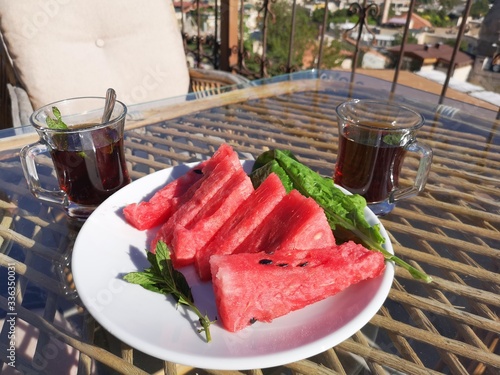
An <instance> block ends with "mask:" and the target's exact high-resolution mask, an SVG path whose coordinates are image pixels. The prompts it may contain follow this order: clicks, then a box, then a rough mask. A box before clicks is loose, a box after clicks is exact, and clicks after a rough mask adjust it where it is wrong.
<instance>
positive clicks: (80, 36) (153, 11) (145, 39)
mask: <svg viewBox="0 0 500 375" xmlns="http://www.w3.org/2000/svg"><path fill="white" fill-rule="evenodd" d="M0 37H1V43H0V49H1V51H0V94H1V98H0V109H1V116H0V117H1V118H0V121H1V124H2V125H1V126H0V127H6V124H7V125H8V126H7V127H10V126H14V127H15V126H20V125H26V124H28V123H29V116H30V115H31V113H32V111H33V109H36V108H38V107H40V106H43V105H45V104H48V103H51V102H54V101H57V100H60V99H65V98H70V97H76V96H104V95H105V93H106V89H107V88H109V87H113V88H114V89H115V90H116V92H117V95H118V99H119V100H121V101H123V102H125V104H127V105H131V104H135V103H141V102H149V101H154V100H159V99H163V98H169V97H174V96H179V95H185V94H186V93H188V92H189V91H200V92H201V91H203V92H204V93H203V94H200V95H201V96H203V95H207V93H206V91H205V90H211V91H209V94H213V93H217V92H218V89H219V88H220V87H222V86H228V85H235V84H242V83H246V82H248V80H246V79H245V78H243V77H241V76H238V75H236V74H231V73H229V72H221V71H213V70H201V69H192V68H189V67H188V64H187V60H186V56H185V50H184V45H183V41H182V36H181V33H180V30H179V21H178V20H177V17H176V14H175V11H174V7H173V4H172V1H171V0H148V1H147V2H143V1H139V0H107V1H99V0H86V1H70V2H67V1H57V0H54V1H43V0H23V1H12V0H0Z"/></svg>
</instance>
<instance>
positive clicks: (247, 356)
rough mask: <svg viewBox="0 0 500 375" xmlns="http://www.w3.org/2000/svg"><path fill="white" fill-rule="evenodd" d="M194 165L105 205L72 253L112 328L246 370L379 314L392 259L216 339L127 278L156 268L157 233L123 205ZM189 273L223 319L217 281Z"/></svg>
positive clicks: (99, 316)
mask: <svg viewBox="0 0 500 375" xmlns="http://www.w3.org/2000/svg"><path fill="white" fill-rule="evenodd" d="M193 165H195V164H187V165H181V166H178V167H174V168H169V169H165V170H162V171H158V172H156V173H153V174H151V175H148V176H145V177H143V178H141V179H139V180H137V181H134V182H133V183H131V184H129V185H128V186H125V187H124V188H122V189H121V190H119V191H118V192H116V193H115V194H114V195H112V196H111V197H110V198H108V199H107V200H106V201H105V202H104V203H103V204H101V205H100V206H99V207H98V208H97V209H96V210H95V211H94V213H93V214H92V215H91V216H90V217H89V218H88V219H87V221H86V222H85V224H84V225H83V227H82V229H81V230H80V233H79V235H78V238H77V239H76V243H75V246H74V250H73V256H72V269H73V276H74V280H75V284H76V288H77V291H78V294H79V296H80V298H81V300H82V302H83V303H84V304H85V306H86V307H87V309H88V311H89V312H90V314H92V315H93V317H94V318H95V319H96V320H97V321H98V322H99V323H100V324H101V325H102V326H103V327H104V328H105V329H107V330H108V331H109V332H110V333H111V334H113V335H115V336H116V337H117V338H119V339H120V340H122V341H123V342H125V343H127V344H128V345H130V346H132V347H134V348H136V349H138V350H140V351H142V352H144V353H147V354H149V355H152V356H154V357H157V358H160V359H162V360H166V361H171V362H175V363H179V364H184V365H188V366H193V367H200V368H208V369H221V370H244V369H252V368H266V367H272V366H278V365H281V364H285V363H290V362H294V361H297V360H300V359H304V358H307V357H310V356H312V355H315V354H318V353H320V352H323V351H325V350H326V349H328V348H331V347H332V346H335V345H336V344H338V343H340V342H342V341H344V340H345V339H347V338H349V337H350V336H351V335H353V334H354V333H355V332H357V331H358V330H359V329H361V328H362V327H363V326H364V325H365V324H366V323H367V322H368V321H369V320H370V319H371V318H372V317H373V316H374V315H375V313H376V312H377V311H378V310H379V308H380V307H381V306H382V304H383V302H384V301H385V299H386V297H387V295H388V293H389V290H390V288H391V284H392V281H393V277H394V268H393V265H392V263H390V262H387V267H386V270H385V272H384V274H383V275H381V276H379V277H377V278H376V279H373V280H369V281H366V282H362V283H359V284H357V285H354V286H351V287H350V288H348V289H347V290H345V291H344V292H342V293H339V294H337V295H336V296H333V297H330V298H327V299H325V300H323V301H321V302H318V303H315V304H313V305H310V306H308V307H306V308H304V309H302V310H299V311H295V312H293V313H290V314H288V315H286V316H283V317H280V318H278V319H275V320H274V321H273V322H272V323H260V322H257V323H255V324H253V325H252V326H251V327H248V328H246V329H244V330H242V331H240V332H238V333H230V332H228V331H226V330H224V329H223V328H222V326H221V325H220V324H218V323H215V324H213V325H212V326H211V333H212V342H210V343H207V342H206V341H205V337H204V335H203V334H199V333H198V332H197V330H196V329H197V327H198V324H197V323H198V322H197V319H196V315H194V314H193V313H191V312H190V311H187V310H185V309H184V308H183V307H176V306H175V303H174V302H173V299H172V298H171V297H170V296H163V295H160V294H157V293H154V292H150V291H147V290H145V289H143V288H142V287H140V286H138V285H134V284H130V283H128V282H126V281H124V280H122V277H123V276H124V275H125V274H127V273H128V272H131V271H138V270H140V271H142V270H143V269H144V268H146V267H148V266H149V263H148V261H147V259H146V256H145V249H146V247H147V246H148V244H149V240H150V239H151V236H152V231H149V232H148V231H144V232H142V231H139V230H136V229H134V228H132V227H131V226H130V225H128V224H127V223H126V222H125V220H124V218H123V215H122V208H123V207H124V206H125V205H127V204H129V203H133V202H139V201H140V200H142V199H144V198H149V197H150V196H151V195H152V193H153V192H154V191H155V190H157V189H158V188H159V187H161V186H163V185H165V184H166V183H167V182H169V181H172V180H173V179H175V178H178V177H179V176H181V175H183V174H184V173H185V172H186V171H187V170H188V169H189V168H191V167H192V166H193ZM252 165H253V161H246V162H243V166H244V168H245V170H247V171H249V170H250V169H251V166H252ZM366 217H367V219H368V221H369V222H370V223H371V224H375V223H379V220H378V218H377V217H376V216H375V215H374V214H373V213H372V212H371V211H370V210H369V209H366ZM381 230H382V233H383V235H384V237H385V238H386V245H385V248H386V249H387V250H388V251H390V252H391V253H392V252H393V249H392V245H391V242H390V240H389V238H388V237H387V233H386V231H385V229H384V228H383V227H382V226H381ZM148 236H149V238H148ZM181 271H182V272H183V273H184V275H185V276H186V279H187V281H188V283H189V285H190V286H191V289H192V292H193V296H194V299H195V302H196V304H197V305H198V306H199V307H200V310H201V311H202V312H205V311H206V313H207V314H208V316H209V317H210V318H211V319H212V318H215V317H216V315H217V311H216V306H215V300H214V296H213V291H212V284H211V283H202V282H200V281H199V280H198V279H197V276H196V272H195V271H194V267H185V268H183V269H182V270H181Z"/></svg>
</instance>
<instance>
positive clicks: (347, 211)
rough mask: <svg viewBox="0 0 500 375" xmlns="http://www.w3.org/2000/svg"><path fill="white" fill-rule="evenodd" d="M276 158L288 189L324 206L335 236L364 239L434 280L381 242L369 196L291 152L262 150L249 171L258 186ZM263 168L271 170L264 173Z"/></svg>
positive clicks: (417, 275)
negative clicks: (368, 213)
mask: <svg viewBox="0 0 500 375" xmlns="http://www.w3.org/2000/svg"><path fill="white" fill-rule="evenodd" d="M274 162H276V163H277V164H278V165H279V167H281V169H282V171H281V172H280V173H276V174H277V175H278V177H280V179H282V181H283V185H284V186H285V188H286V189H287V191H290V189H291V188H293V189H296V190H298V191H299V192H300V193H301V194H302V195H304V196H306V197H311V198H313V199H314V200H315V201H316V202H317V203H318V204H319V205H320V206H321V207H322V208H323V211H324V212H325V216H326V218H327V220H328V223H329V224H330V227H331V228H332V230H333V232H334V234H335V238H336V239H340V240H341V241H347V240H355V241H357V242H361V243H362V244H363V245H365V246H366V247H367V248H369V249H371V250H375V251H379V252H381V253H382V254H383V255H384V258H385V259H386V260H390V261H393V262H394V263H395V264H397V265H399V266H401V267H403V268H404V269H406V270H407V271H408V272H410V274H411V275H412V276H413V277H414V278H415V279H418V280H423V281H425V282H427V283H429V282H431V281H432V279H431V277H430V276H428V275H427V274H426V273H424V272H422V271H419V270H418V269H416V268H414V267H413V266H411V265H410V264H408V263H406V262H405V261H403V260H402V259H400V258H398V257H397V256H395V255H393V254H391V253H390V252H388V251H387V250H386V249H384V247H383V246H382V245H383V243H384V241H385V239H384V237H383V236H382V234H381V233H380V228H379V226H378V225H373V226H372V225H370V224H369V223H368V222H367V221H366V219H365V214H364V209H365V207H366V200H365V199H364V198H363V197H362V196H360V195H358V194H353V195H347V194H344V192H342V190H340V189H339V188H337V187H336V186H335V184H334V182H333V180H332V179H331V178H326V177H323V176H321V175H320V174H318V173H316V172H314V171H313V170H312V169H310V168H309V167H307V166H306V165H304V164H302V163H300V162H299V161H298V160H297V158H296V157H295V156H293V154H292V153H291V152H289V151H282V150H270V151H266V152H264V153H262V154H261V155H260V156H259V157H258V158H257V160H256V161H255V164H254V167H253V170H252V173H251V174H250V177H251V179H252V182H253V184H254V186H255V187H257V186H259V185H260V183H261V182H262V181H264V179H265V178H266V177H267V175H268V174H269V173H271V172H275V171H276V168H277V167H276V165H274V166H273V167H272V168H269V166H268V165H269V164H270V163H274ZM264 168H265V169H264ZM263 170H264V171H267V172H269V173H263V172H262V171H263ZM283 174H286V178H285V180H283V178H282V175H283ZM290 183H291V186H292V187H291V188H290ZM353 237H354V238H353Z"/></svg>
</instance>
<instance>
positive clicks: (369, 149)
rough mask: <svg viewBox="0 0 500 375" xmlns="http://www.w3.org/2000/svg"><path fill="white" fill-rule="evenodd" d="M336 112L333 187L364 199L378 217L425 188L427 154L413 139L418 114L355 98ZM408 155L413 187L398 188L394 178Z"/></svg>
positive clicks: (419, 124)
mask: <svg viewBox="0 0 500 375" xmlns="http://www.w3.org/2000/svg"><path fill="white" fill-rule="evenodd" d="M336 111H337V116H338V127H339V149H338V155H337V163H336V165H335V175H334V181H335V184H337V185H339V186H342V187H344V188H345V189H347V190H349V191H350V192H351V193H353V194H359V195H361V196H363V197H364V198H365V199H366V201H367V204H368V207H370V208H371V210H372V211H373V212H374V213H375V214H376V215H379V216H382V215H386V214H388V213H390V212H391V211H392V210H393V209H394V207H395V205H396V203H397V202H398V201H400V200H401V199H405V198H410V197H413V196H415V195H417V194H418V193H419V192H421V191H422V190H423V189H424V187H425V184H426V181H427V177H428V175H429V171H430V167H431V163H432V150H431V148H430V147H429V146H427V145H425V144H424V143H422V142H420V141H418V140H417V139H416V135H417V131H418V130H419V129H420V128H421V127H422V125H423V124H424V118H423V117H422V115H420V114H419V113H418V112H416V111H414V110H413V109H410V108H407V107H404V106H401V105H398V104H393V103H390V102H380V101H373V100H360V99H355V100H351V101H348V102H344V103H342V104H340V105H339V106H338V107H337V108H336ZM407 153H416V154H417V155H418V157H419V165H418V170H417V172H416V176H415V179H414V181H413V185H412V186H409V187H405V188H400V187H399V176H400V172H401V169H402V166H403V162H404V160H405V157H406V156H407Z"/></svg>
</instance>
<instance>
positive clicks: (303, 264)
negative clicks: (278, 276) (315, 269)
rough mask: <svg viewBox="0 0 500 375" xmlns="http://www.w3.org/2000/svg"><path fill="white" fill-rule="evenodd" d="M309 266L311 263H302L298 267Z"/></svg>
mask: <svg viewBox="0 0 500 375" xmlns="http://www.w3.org/2000/svg"><path fill="white" fill-rule="evenodd" d="M308 264H309V262H304V263H300V264H299V265H298V266H299V267H305V266H307V265H308Z"/></svg>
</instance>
